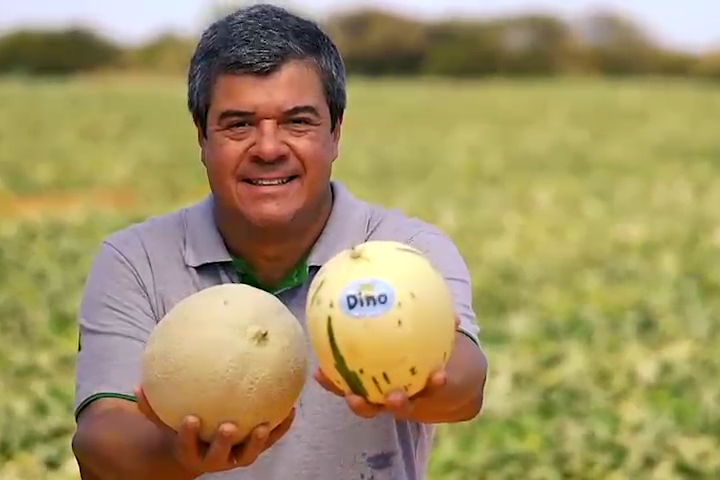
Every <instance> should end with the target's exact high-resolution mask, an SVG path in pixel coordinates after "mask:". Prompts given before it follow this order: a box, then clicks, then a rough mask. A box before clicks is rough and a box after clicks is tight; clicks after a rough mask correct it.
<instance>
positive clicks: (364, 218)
mask: <svg viewBox="0 0 720 480" xmlns="http://www.w3.org/2000/svg"><path fill="white" fill-rule="evenodd" d="M330 188H331V189H332V192H333V207H332V210H331V212H330V217H329V218H328V221H327V223H326V224H325V228H324V229H323V231H322V233H321V234H320V237H319V238H318V240H317V241H316V242H315V245H314V246H313V248H312V249H311V251H310V255H309V256H308V265H309V266H312V267H320V266H322V265H323V264H324V263H325V262H327V261H328V260H330V259H331V258H332V257H333V256H335V255H336V254H337V253H339V252H341V251H342V250H345V249H348V248H351V247H352V246H354V245H355V244H357V243H361V242H363V241H365V237H366V234H367V229H368V223H369V217H370V215H369V210H370V207H369V205H368V204H367V203H365V202H363V201H361V200H359V199H357V198H355V197H354V196H353V195H352V193H350V191H349V190H348V189H347V187H345V186H344V185H343V184H342V183H340V182H338V181H332V182H330ZM213 205H214V198H213V196H212V194H210V195H208V196H207V197H206V198H205V199H203V200H202V201H201V202H199V203H197V204H195V205H193V206H191V207H190V208H188V209H187V210H185V215H184V222H183V223H184V225H183V227H184V229H185V246H184V258H185V264H186V265H188V266H190V267H194V268H197V267H200V266H202V265H206V264H210V263H226V262H232V257H231V256H230V253H229V252H228V250H227V247H226V246H225V242H224V240H223V239H222V236H221V235H220V232H219V230H218V228H217V224H216V223H215V217H214V215H213Z"/></svg>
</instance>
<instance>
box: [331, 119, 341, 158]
mask: <svg viewBox="0 0 720 480" xmlns="http://www.w3.org/2000/svg"><path fill="white" fill-rule="evenodd" d="M342 121H343V118H342V117H340V118H338V121H337V124H336V125H335V129H334V130H333V131H332V139H333V145H332V148H333V152H332V159H333V162H334V161H335V160H336V159H337V156H338V153H339V150H340V149H339V146H340V136H341V132H342Z"/></svg>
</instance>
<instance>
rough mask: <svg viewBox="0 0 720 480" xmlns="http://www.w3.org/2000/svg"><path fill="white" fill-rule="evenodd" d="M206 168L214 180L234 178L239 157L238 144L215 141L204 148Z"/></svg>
mask: <svg viewBox="0 0 720 480" xmlns="http://www.w3.org/2000/svg"><path fill="white" fill-rule="evenodd" d="M203 157H204V163H205V168H206V169H207V171H208V175H209V176H210V177H211V178H212V179H214V180H222V179H224V178H234V176H235V175H234V172H235V171H236V170H237V166H238V163H239V159H240V158H241V155H240V153H239V152H238V149H237V146H236V145H233V144H232V143H230V142H213V143H208V144H206V145H205V148H204V149H203Z"/></svg>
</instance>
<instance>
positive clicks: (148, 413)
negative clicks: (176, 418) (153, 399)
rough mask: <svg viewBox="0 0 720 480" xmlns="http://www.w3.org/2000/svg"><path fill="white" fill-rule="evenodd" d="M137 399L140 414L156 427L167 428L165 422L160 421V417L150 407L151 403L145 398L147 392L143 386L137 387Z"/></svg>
mask: <svg viewBox="0 0 720 480" xmlns="http://www.w3.org/2000/svg"><path fill="white" fill-rule="evenodd" d="M135 398H136V399H137V406H138V410H140V413H142V414H143V415H145V417H146V418H147V419H148V420H150V421H151V422H153V423H154V424H155V425H157V426H159V427H165V428H167V425H165V422H163V421H162V420H160V417H158V416H157V413H155V411H154V410H153V409H152V407H151V406H150V402H149V401H148V399H147V397H146V396H145V391H144V390H143V388H142V387H141V386H137V387H135Z"/></svg>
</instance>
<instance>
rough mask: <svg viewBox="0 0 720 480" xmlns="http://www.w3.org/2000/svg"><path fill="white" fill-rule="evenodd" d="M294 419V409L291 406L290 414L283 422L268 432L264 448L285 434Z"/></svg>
mask: <svg viewBox="0 0 720 480" xmlns="http://www.w3.org/2000/svg"><path fill="white" fill-rule="evenodd" d="M294 421H295V409H294V408H293V409H292V410H291V411H290V415H288V417H287V418H286V419H285V420H283V422H282V423H281V424H280V425H278V426H277V427H275V429H274V430H273V431H272V432H270V437H269V438H268V440H267V442H266V443H265V450H267V449H268V448H270V447H272V446H273V445H275V443H276V442H277V441H278V440H280V439H281V438H282V437H284V436H285V434H286V433H287V432H288V430H290V427H292V424H293V422H294Z"/></svg>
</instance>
